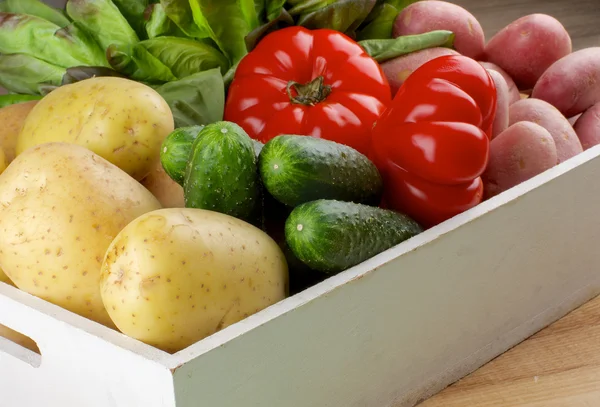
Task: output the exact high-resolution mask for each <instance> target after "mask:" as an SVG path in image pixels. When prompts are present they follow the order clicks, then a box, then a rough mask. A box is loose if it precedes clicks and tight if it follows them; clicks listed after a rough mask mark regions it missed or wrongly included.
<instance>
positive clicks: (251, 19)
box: [238, 0, 261, 30]
mask: <svg viewBox="0 0 600 407" xmlns="http://www.w3.org/2000/svg"><path fill="white" fill-rule="evenodd" d="M238 3H239V7H240V10H241V11H242V15H243V16H244V20H246V24H247V25H248V27H249V29H250V30H253V29H255V28H256V27H258V26H259V25H260V24H261V21H260V14H259V13H258V12H257V10H256V6H255V3H254V0H238Z"/></svg>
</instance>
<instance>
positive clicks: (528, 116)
mask: <svg viewBox="0 0 600 407" xmlns="http://www.w3.org/2000/svg"><path fill="white" fill-rule="evenodd" d="M521 121H528V122H533V123H536V124H539V125H540V126H542V127H543V128H545V129H546V130H548V132H549V133H550V135H551V136H552V139H553V140H554V144H555V145H556V154H557V158H558V163H561V162H563V161H565V160H568V159H569V158H571V157H574V156H576V155H577V154H579V153H581V152H583V147H582V146H581V142H580V141H579V138H578V137H577V134H576V133H575V130H573V126H571V124H570V123H569V121H568V120H567V118H566V117H564V116H563V115H562V114H561V113H560V112H559V111H558V110H557V109H556V108H555V107H554V106H552V105H551V104H549V103H547V102H544V101H543V100H539V99H533V98H528V99H523V100H520V101H518V102H516V103H513V104H512V105H510V110H509V125H512V124H515V123H517V122H521Z"/></svg>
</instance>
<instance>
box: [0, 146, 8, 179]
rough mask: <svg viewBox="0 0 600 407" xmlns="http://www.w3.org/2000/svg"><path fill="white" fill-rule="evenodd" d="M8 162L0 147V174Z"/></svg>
mask: <svg viewBox="0 0 600 407" xmlns="http://www.w3.org/2000/svg"><path fill="white" fill-rule="evenodd" d="M7 165H8V163H7V162H6V155H5V154H4V150H2V149H1V148H0V174H2V173H3V172H4V170H5V169H6V166H7Z"/></svg>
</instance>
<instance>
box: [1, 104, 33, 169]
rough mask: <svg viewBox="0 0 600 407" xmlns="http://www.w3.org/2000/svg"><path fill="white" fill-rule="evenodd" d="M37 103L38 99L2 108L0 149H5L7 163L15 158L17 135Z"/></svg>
mask: <svg viewBox="0 0 600 407" xmlns="http://www.w3.org/2000/svg"><path fill="white" fill-rule="evenodd" d="M37 103H38V101H37V100H32V101H31V102H25V103H17V104H14V105H10V106H6V107H3V108H2V109H0V150H3V151H4V156H5V159H6V164H7V165H8V164H10V162H11V161H12V160H14V159H15V155H16V154H15V146H16V145H17V137H18V136H19V132H20V131H21V129H22V127H23V124H24V123H25V119H26V118H27V116H28V115H29V113H30V112H31V110H32V109H33V108H34V107H35V105H37ZM0 172H1V171H0Z"/></svg>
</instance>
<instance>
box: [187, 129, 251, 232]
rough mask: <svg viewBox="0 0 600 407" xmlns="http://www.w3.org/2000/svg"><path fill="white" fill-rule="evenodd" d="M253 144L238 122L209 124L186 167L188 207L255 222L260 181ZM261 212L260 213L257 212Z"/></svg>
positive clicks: (194, 147) (194, 146) (198, 140)
mask: <svg viewBox="0 0 600 407" xmlns="http://www.w3.org/2000/svg"><path fill="white" fill-rule="evenodd" d="M256 163H257V159H256V154H255V151H254V145H253V143H252V140H251V139H250V137H249V136H248V134H247V133H246V132H245V131H244V130H243V129H242V128H241V127H240V126H238V125H237V124H235V123H231V122H226V121H221V122H216V123H212V124H209V125H207V126H206V127H205V128H204V129H203V130H202V132H200V135H199V136H198V138H197V139H196V141H194V145H193V146H192V151H191V154H190V158H189V161H188V164H187V167H186V173H185V180H184V185H183V189H184V200H185V206H186V208H197V209H207V210H211V211H215V212H221V213H225V214H227V215H230V216H233V217H236V218H238V219H241V220H244V221H247V222H249V223H252V224H254V223H255V222H256V218H259V217H260V203H261V202H260V201H261V200H260V181H259V176H258V168H257V165H256ZM257 214H258V215H257Z"/></svg>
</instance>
